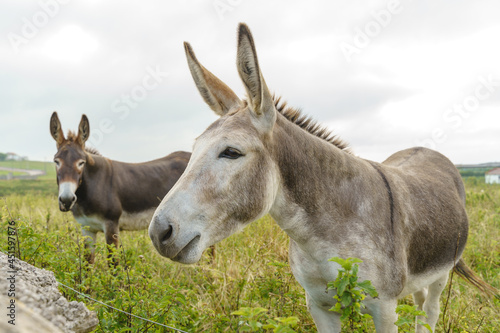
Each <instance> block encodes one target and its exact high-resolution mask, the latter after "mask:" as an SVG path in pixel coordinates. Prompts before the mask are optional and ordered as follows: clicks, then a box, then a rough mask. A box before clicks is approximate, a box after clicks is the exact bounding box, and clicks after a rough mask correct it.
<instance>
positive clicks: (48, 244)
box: [0, 179, 500, 333]
mask: <svg viewBox="0 0 500 333" xmlns="http://www.w3.org/2000/svg"><path fill="white" fill-rule="evenodd" d="M466 186H467V210H468V214H469V218H470V234H469V241H468V245H467V248H466V250H465V253H464V258H465V260H466V262H467V263H468V264H469V265H470V266H471V268H473V269H474V270H475V271H476V272H477V273H478V274H479V275H481V276H482V277H483V278H484V279H485V280H487V281H488V282H489V283H491V284H492V285H494V286H495V287H497V288H498V287H500V277H499V276H500V255H499V253H500V245H499V244H500V243H499V241H498V240H499V239H500V186H498V185H493V186H486V185H483V184H481V183H479V182H477V181H476V183H474V180H473V179H472V180H468V181H467V184H466ZM0 205H1V206H2V210H1V213H0V221H2V225H3V226H4V229H3V230H5V228H6V225H7V222H8V221H10V220H11V219H14V220H15V221H16V223H17V227H18V234H19V244H20V255H21V259H23V260H25V261H28V262H29V263H31V264H33V265H35V266H37V267H41V268H45V269H49V270H51V271H54V273H55V275H56V279H57V280H58V281H60V282H61V283H64V284H66V285H68V286H71V287H73V288H75V289H77V290H80V291H81V292H84V293H86V294H88V295H90V296H91V297H93V298H95V299H98V300H100V301H102V302H104V303H106V304H109V305H112V306H114V307H116V308H119V309H122V310H124V311H127V312H131V313H133V314H135V315H138V316H142V317H146V318H150V319H151V320H154V321H158V322H161V323H165V324H167V325H170V326H174V327H177V328H180V329H183V330H185V331H189V332H235V331H238V330H239V328H240V325H241V324H240V322H239V318H238V317H237V316H234V315H231V313H232V312H234V311H236V310H238V309H239V308H242V307H262V308H266V309H268V312H266V313H265V314H264V317H263V321H265V319H266V318H274V317H289V316H296V317H298V318H299V320H300V322H299V326H298V327H297V328H296V331H298V332H315V331H316V328H315V326H314V323H313V321H312V318H311V316H310V315H309V313H308V312H307V308H306V304H305V297H304V291H303V289H302V288H301V287H300V286H299V285H298V283H297V282H296V281H295V279H294V278H293V276H292V274H291V271H290V267H289V266H288V258H287V256H288V254H287V253H288V237H287V236H286V234H285V233H284V232H283V231H281V230H280V229H279V227H278V226H277V225H276V224H275V223H274V221H272V219H271V218H270V217H268V216H266V217H264V218H263V219H261V220H259V221H257V222H255V223H253V224H251V225H250V226H249V227H247V228H246V229H245V230H244V231H243V232H241V233H239V234H236V235H233V236H231V237H230V238H228V239H226V240H224V241H222V242H221V243H219V244H218V245H217V246H216V256H215V259H214V260H212V259H211V258H210V257H209V256H208V255H205V256H204V257H203V258H202V260H201V261H200V262H199V263H198V264H196V265H191V266H185V265H181V264H177V263H173V262H171V261H169V260H167V259H165V258H163V257H161V256H160V255H158V254H157V252H156V251H155V250H154V249H153V247H152V244H151V241H150V240H149V237H148V235H147V231H146V230H144V231H137V232H122V233H121V234H120V240H121V244H122V248H121V251H120V253H119V256H120V264H119V265H118V266H117V267H116V268H113V267H109V266H108V264H107V259H106V251H105V246H104V237H103V235H102V233H101V234H99V236H98V240H97V248H96V261H95V264H94V265H93V266H91V267H88V266H87V264H86V263H85V262H84V260H83V253H82V250H83V242H82V237H81V233H80V228H79V225H78V224H77V223H76V222H74V219H73V217H72V215H71V214H69V213H61V212H59V211H58V208H57V197H56V194H55V193H52V194H50V193H49V194H46V193H33V192H32V193H31V194H30V193H28V194H25V195H18V194H12V195H8V196H5V197H4V198H3V199H2V200H1V201H0ZM6 235H7V233H6V231H4V232H3V233H2V239H3V241H2V243H1V244H0V249H1V250H2V251H6V244H7V242H6ZM325 288H326V286H325ZM60 290H61V292H63V293H64V294H65V295H66V297H68V298H69V299H70V300H78V301H84V302H85V303H86V304H87V306H88V307H89V308H90V309H92V310H95V311H97V313H98V317H99V320H100V323H99V326H98V328H97V330H96V331H97V332H119V331H120V330H122V331H131V332H163V331H165V332H167V331H168V330H167V329H164V328H160V327H157V326H155V325H153V324H150V323H147V322H143V321H141V320H139V319H136V318H133V317H130V316H127V315H125V314H122V313H119V312H117V311H113V310H110V309H108V308H106V307H104V306H102V305H100V304H98V303H93V302H92V301H89V300H86V299H82V298H81V297H80V296H78V295H76V294H75V293H73V292H71V291H68V290H66V289H65V288H63V287H60ZM446 298H449V300H448V303H449V305H448V309H447V311H446V314H445V315H444V318H443V317H441V318H440V320H439V323H438V327H437V332H491V333H493V332H500V323H499V320H498V318H499V311H498V305H499V303H498V301H491V300H488V299H486V298H485V297H484V296H483V295H481V294H480V293H479V292H478V291H477V290H475V289H474V288H473V287H471V286H470V285H468V284H466V283H465V282H463V281H461V280H459V279H458V278H457V277H456V276H455V277H454V278H453V285H452V286H451V289H450V293H449V295H448V292H447V290H446V291H445V292H444V293H443V295H442V299H443V301H444V300H445V299H446ZM401 303H407V304H412V301H411V298H410V297H408V298H406V299H405V300H403V301H401ZM442 303H444V302H442ZM443 319H444V320H443ZM367 325H368V327H371V328H373V326H372V324H371V323H368V324H367Z"/></svg>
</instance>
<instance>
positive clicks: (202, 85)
mask: <svg viewBox="0 0 500 333" xmlns="http://www.w3.org/2000/svg"><path fill="white" fill-rule="evenodd" d="M184 50H185V51H186V57H187V61H188V65H189V70H190V71H191V75H192V76H193V79H194V82H195V83H196V87H198V91H199V92H200V94H201V97H203V99H204V100H205V102H206V103H207V104H208V106H210V108H211V109H212V110H213V111H214V112H215V113H217V114H218V115H219V116H223V115H225V114H226V113H227V112H228V111H229V110H230V109H231V108H233V107H235V106H239V105H241V101H240V99H239V98H238V96H236V94H235V93H234V92H233V91H232V90H231V88H229V87H228V86H227V85H226V84H225V83H224V82H222V81H221V80H219V79H218V78H217V77H216V76H215V75H213V74H212V73H210V72H209V71H208V70H207V69H206V68H205V67H203V66H202V65H201V64H200V62H199V61H198V59H196V55H195V54H194V51H193V48H192V47H191V45H189V43H187V42H184Z"/></svg>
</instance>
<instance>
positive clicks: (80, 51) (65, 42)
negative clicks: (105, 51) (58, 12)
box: [42, 25, 99, 64]
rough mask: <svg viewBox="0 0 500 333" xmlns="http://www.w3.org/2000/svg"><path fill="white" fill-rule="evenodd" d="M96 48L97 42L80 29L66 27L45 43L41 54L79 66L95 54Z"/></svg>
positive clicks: (73, 26) (74, 26)
mask: <svg viewBox="0 0 500 333" xmlns="http://www.w3.org/2000/svg"><path fill="white" fill-rule="evenodd" d="M98 46H99V43H98V42H97V40H96V39H95V38H93V37H92V36H91V35H90V34H89V33H87V32H85V31H84V30H83V29H82V28H81V27H79V26H76V25H67V26H64V27H62V28H61V29H60V30H59V31H58V32H57V33H56V34H55V35H53V36H52V37H50V38H49V39H48V40H47V41H46V42H45V45H44V46H43V48H42V53H43V54H45V55H46V56H48V57H49V58H51V59H53V60H56V61H63V62H68V63H72V64H79V63H81V62H82V61H83V60H85V59H86V58H88V57H89V56H91V55H92V54H93V53H94V52H96V50H97V48H98Z"/></svg>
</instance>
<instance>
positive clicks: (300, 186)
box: [270, 115, 376, 244]
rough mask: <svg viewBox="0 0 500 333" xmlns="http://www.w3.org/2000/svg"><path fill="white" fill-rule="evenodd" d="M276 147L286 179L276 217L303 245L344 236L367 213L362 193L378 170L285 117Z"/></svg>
mask: <svg viewBox="0 0 500 333" xmlns="http://www.w3.org/2000/svg"><path fill="white" fill-rule="evenodd" d="M272 142H273V143H272V145H273V147H272V148H271V149H270V150H271V151H272V154H273V159H274V161H275V162H276V164H277V167H278V169H279V172H280V177H281V179H280V187H279V190H278V194H277V197H276V200H275V202H274V205H273V207H272V208H271V210H270V214H271V216H272V217H273V218H274V219H275V220H276V222H277V223H278V224H279V225H280V227H281V228H282V229H283V230H284V231H285V232H286V233H287V234H288V235H289V236H290V237H291V238H292V239H293V240H294V241H296V242H297V243H299V244H303V243H306V242H308V241H314V238H315V237H314V236H317V237H320V238H324V235H325V234H326V233H327V234H328V235H330V237H335V235H338V236H341V235H342V232H343V229H346V228H348V227H346V226H347V225H348V224H349V221H351V220H352V219H354V218H356V217H357V216H359V215H360V214H363V210H365V208H366V205H367V203H366V202H365V200H364V198H365V195H364V193H363V191H365V190H366V183H367V182H366V180H367V177H375V176H376V171H375V169H374V168H373V167H372V166H371V165H370V164H369V163H368V162H367V161H365V160H363V159H360V158H358V157H356V156H354V155H352V154H350V153H347V152H345V151H342V150H341V149H339V148H338V147H336V146H335V145H333V144H332V143H330V142H327V141H326V140H324V139H321V138H318V137H317V136H314V135H312V134H310V133H308V132H307V131H305V130H303V129H301V128H300V127H298V126H297V125H295V124H293V123H292V122H290V121H288V120H287V119H285V118H284V117H283V116H282V115H278V117H277V123H276V126H275V129H274V132H273V138H272ZM368 181H370V180H369V179H368ZM332 231H334V232H332ZM333 241H335V240H333Z"/></svg>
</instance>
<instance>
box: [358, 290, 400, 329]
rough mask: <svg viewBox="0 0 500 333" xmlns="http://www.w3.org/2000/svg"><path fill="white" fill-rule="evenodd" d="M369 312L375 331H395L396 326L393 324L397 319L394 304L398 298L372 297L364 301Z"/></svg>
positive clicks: (396, 303)
mask: <svg viewBox="0 0 500 333" xmlns="http://www.w3.org/2000/svg"><path fill="white" fill-rule="evenodd" d="M365 304H366V307H367V308H368V310H369V313H370V314H371V316H372V317H373V323H374V324H375V330H376V331H377V333H379V332H380V333H397V332H398V327H397V326H396V325H395V324H394V323H395V322H396V321H397V320H398V315H397V313H396V306H397V305H398V300H397V299H396V298H394V299H387V298H386V299H372V300H369V301H367V302H365Z"/></svg>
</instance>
